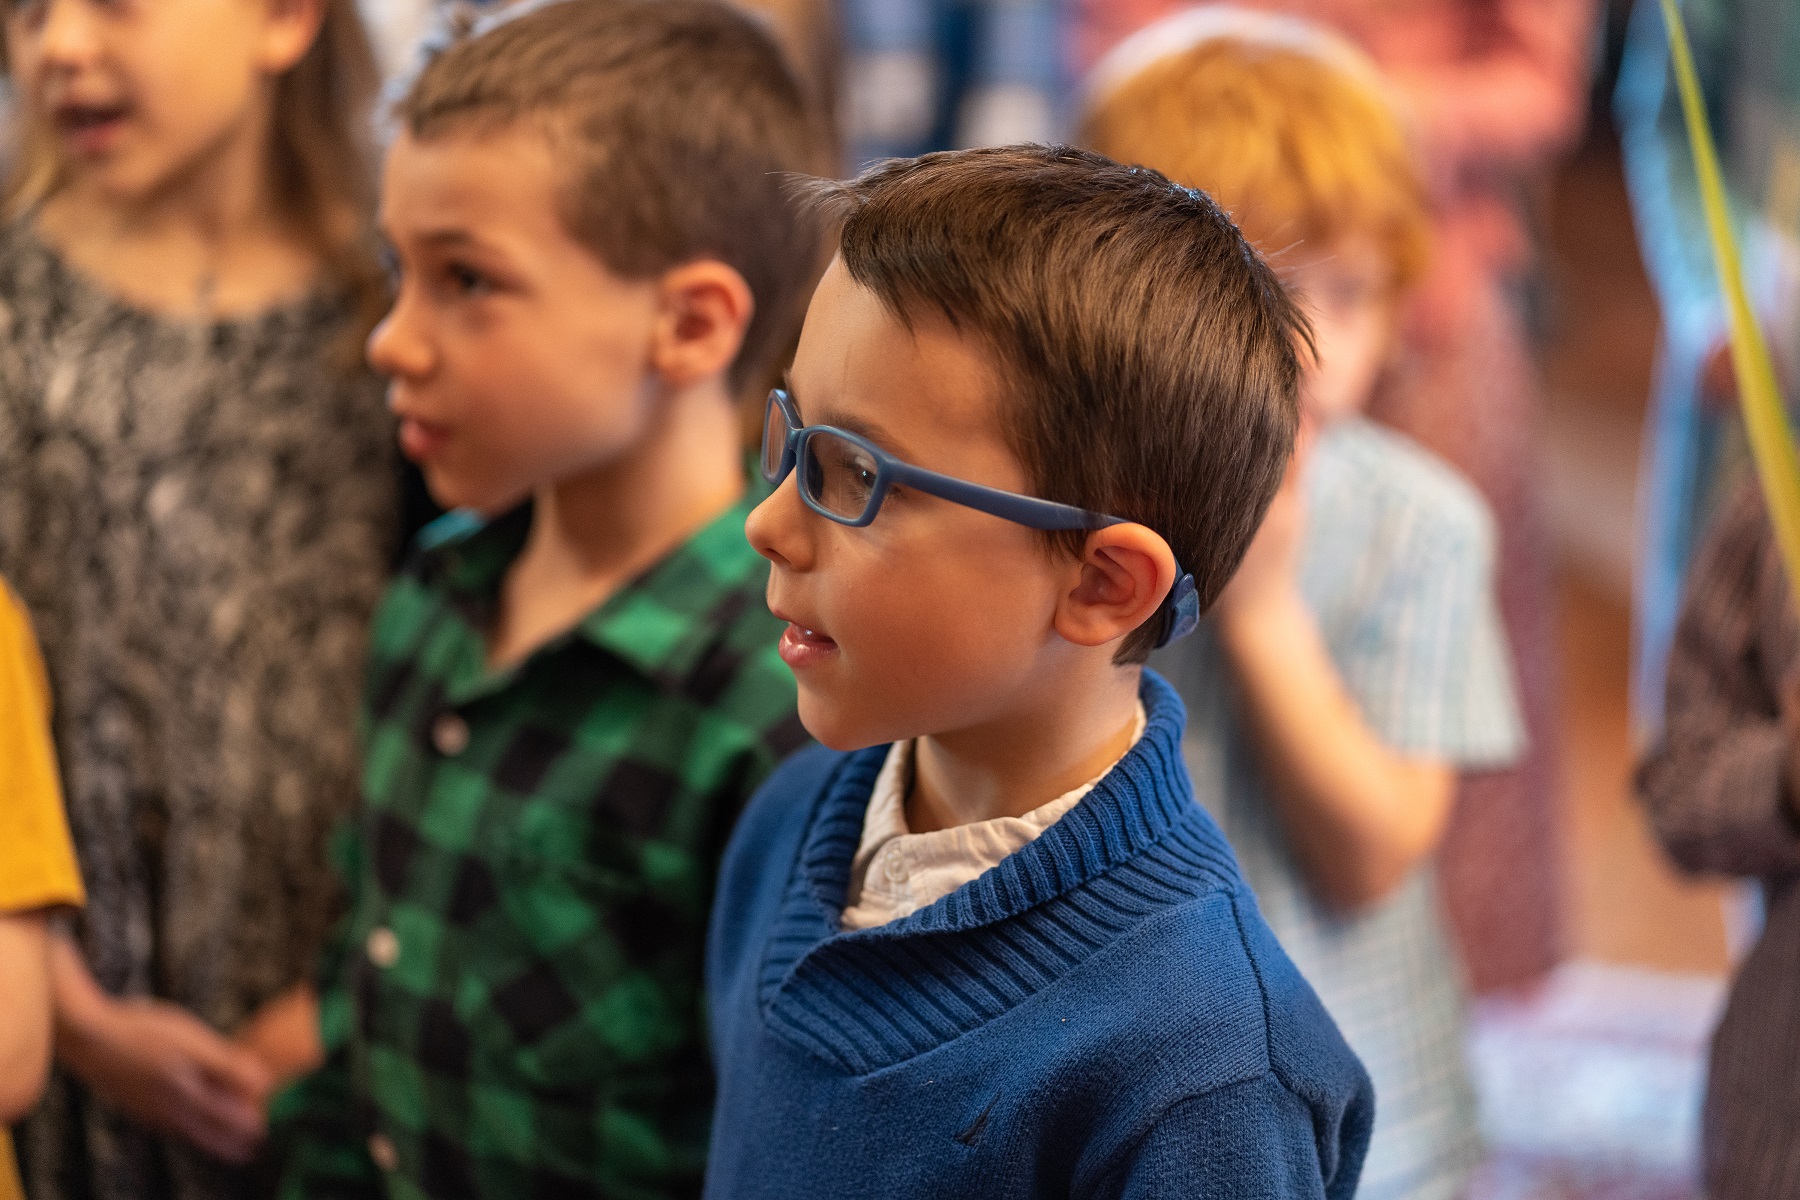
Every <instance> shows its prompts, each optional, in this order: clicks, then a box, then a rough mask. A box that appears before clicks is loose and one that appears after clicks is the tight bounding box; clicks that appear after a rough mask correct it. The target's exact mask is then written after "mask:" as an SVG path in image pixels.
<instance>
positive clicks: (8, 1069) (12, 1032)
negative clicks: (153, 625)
mask: <svg viewBox="0 0 1800 1200" xmlns="http://www.w3.org/2000/svg"><path fill="white" fill-rule="evenodd" d="M82 896H83V893H82V889H81V873H80V871H79V869H78V868H77V867H76V865H75V847H74V845H73V844H72V843H71V842H70V841H69V823H68V821H67V819H66V818H65V817H64V815H63V809H62V790H61V788H60V786H59V785H58V783H57V778H56V751H55V748H54V747H52V746H51V744H50V693H49V685H48V683H47V681H46V680H45V678H44V662H43V659H42V657H40V655H39V654H38V648H37V641H36V639H35V638H34V637H33V636H32V632H31V623H30V620H29V619H28V618H27V617H26V616H25V612H24V610H23V609H21V608H20V607H19V604H18V601H17V600H16V598H15V597H14V596H13V594H12V591H11V589H10V588H8V587H7V586H6V582H5V581H4V580H0V1200H24V1194H25V1193H24V1190H23V1188H22V1186H21V1185H20V1182H19V1171H18V1166H17V1164H16V1163H15V1162H14V1159H13V1149H12V1138H11V1136H10V1135H9V1134H8V1133H7V1130H6V1127H7V1126H8V1125H11V1124H12V1123H13V1122H14V1121H17V1120H18V1119H19V1118H20V1117H22V1116H24V1115H25V1113H26V1112H27V1111H28V1110H29V1109H30V1108H31V1106H32V1105H33V1104H35V1103H36V1102H37V1098H38V1093H39V1092H40V1091H41V1090H42V1089H43V1086H44V1079H45V1077H46V1074H47V1072H48V1069H49V1065H50V1033H51V1003H50V932H49V927H48V926H49V922H50V920H51V919H52V917H53V916H55V915H56V913H57V912H58V910H60V909H67V908H70V907H79V906H80V904H81V902H82Z"/></svg>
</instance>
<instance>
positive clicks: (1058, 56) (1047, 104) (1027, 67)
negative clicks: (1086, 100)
mask: <svg viewBox="0 0 1800 1200" xmlns="http://www.w3.org/2000/svg"><path fill="white" fill-rule="evenodd" d="M840 8H841V10H842V21H843V32H844V55H845V69H844V83H845V86H844V121H843V124H844V131H845V136H846V138H847V140H848V142H849V148H850V155H851V158H852V160H853V165H860V164H862V163H866V162H868V161H869V160H871V159H876V158H887V157H893V156H903V155H911V154H922V153H924V152H926V151H928V150H945V149H951V148H958V147H967V146H997V145H1009V144H1012V143H1014V142H1047V141H1051V140H1053V139H1054V138H1055V137H1056V135H1057V134H1058V132H1059V131H1060V130H1061V128H1062V122H1063V115H1064V114H1063V112H1062V108H1063V103H1064V93H1065V91H1066V85H1067V82H1068V70H1067V67H1066V64H1065V61H1064V58H1065V56H1064V50H1063V21H1064V19H1065V13H1064V9H1065V8H1066V5H1065V4H1063V3H1060V2H1059V0H841V4H840Z"/></svg>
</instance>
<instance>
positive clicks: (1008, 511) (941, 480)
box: [757, 388, 1200, 649]
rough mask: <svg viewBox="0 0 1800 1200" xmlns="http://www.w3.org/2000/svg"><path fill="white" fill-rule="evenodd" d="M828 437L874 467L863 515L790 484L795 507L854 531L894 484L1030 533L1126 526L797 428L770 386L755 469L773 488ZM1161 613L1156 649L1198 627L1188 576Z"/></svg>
mask: <svg viewBox="0 0 1800 1200" xmlns="http://www.w3.org/2000/svg"><path fill="white" fill-rule="evenodd" d="M774 409H780V410H781V418H782V420H783V421H784V422H785V423H786V425H787V431H788V434H787V443H786V444H785V445H784V446H782V448H781V459H780V462H779V463H778V465H777V466H776V469H775V472H774V474H770V472H769V470H768V466H767V463H768V461H769V447H768V440H769V428H770V420H769V418H770V416H771V415H772V410H774ZM821 433H829V434H831V435H832V436H834V437H838V438H842V439H843V440H844V441H846V442H849V443H850V444H851V445H853V446H855V447H856V448H857V449H859V450H861V451H863V452H864V453H866V454H867V455H868V456H869V457H870V458H871V459H872V460H874V463H875V484H874V486H873V487H871V488H870V489H869V499H868V501H867V502H866V503H865V504H864V505H863V511H862V513H861V514H860V515H858V516H857V517H855V518H851V517H845V516H842V515H841V514H839V513H834V512H832V511H831V510H830V509H828V508H826V507H825V506H824V505H823V504H821V503H820V502H819V501H817V500H815V499H813V497H812V496H811V495H810V494H808V492H807V490H806V489H805V488H803V487H799V486H796V487H795V488H794V490H795V491H796V492H798V493H799V495H800V501H801V503H803V504H805V505H806V507H807V508H809V509H811V510H812V511H813V512H816V513H818V514H819V515H820V516H821V517H824V518H825V519H826V520H828V521H835V522H836V523H837V524H839V525H848V526H850V527H852V528H855V529H860V528H863V527H865V526H867V525H869V524H870V523H871V522H873V521H874V520H875V518H876V516H877V515H878V514H879V513H880V512H881V505H882V502H883V501H885V500H886V499H887V494H888V488H889V487H891V486H892V485H894V484H896V483H897V484H899V485H900V486H901V487H910V488H916V489H917V490H919V491H921V492H925V493H927V494H928V495H932V496H936V497H938V498H939V499H943V500H948V501H950V502H951V503H952V504H960V505H962V506H963V507H965V508H972V509H975V510H976V511H978V512H984V513H987V514H988V515H989V516H994V517H999V518H1000V519H1001V520H1003V521H1011V522H1013V523H1014V524H1017V525H1024V526H1027V527H1028V528H1031V529H1040V530H1044V531H1047V532H1051V531H1057V530H1065V529H1105V528H1107V527H1108V526H1111V525H1123V524H1125V523H1126V521H1125V518H1123V517H1109V516H1107V515H1106V514H1105V513H1097V512H1092V511H1090V510H1088V509H1085V508H1077V507H1075V506H1074V505H1072V504H1059V503H1057V502H1056V501H1054V500H1040V499H1038V498H1037V497H1036V496H1021V495H1019V494H1018V493H1017V492H1007V491H1002V490H1001V489H999V488H991V487H988V486H986V485H985V484H979V483H970V482H969V481H968V480H966V479H958V478H956V477H955V476H953V475H942V474H939V473H938V472H936V471H928V470H926V469H925V468H924V467H916V466H914V465H913V464H912V463H909V462H903V461H901V460H900V459H898V458H895V457H894V456H893V455H891V454H889V453H888V452H887V451H885V450H883V449H882V448H881V447H880V446H877V445H876V444H875V443H874V442H871V441H870V440H869V439H868V438H866V437H863V436H862V435H861V434H858V433H851V432H850V431H849V430H847V429H840V428H838V427H837V426H835V425H802V424H800V414H799V412H798V411H796V409H795V408H794V398H793V397H792V396H791V395H789V394H788V392H787V390H786V389H785V388H775V389H773V390H771V391H770V392H769V402H768V405H767V406H766V407H765V408H764V409H763V448H762V454H761V456H760V457H759V459H758V464H757V465H758V467H759V469H760V470H761V471H762V476H763V478H764V479H766V480H768V482H769V483H770V484H772V485H774V486H780V484H781V483H782V481H784V480H785V479H787V477H788V476H789V475H791V474H793V472H794V468H795V466H796V465H798V463H799V462H800V454H801V452H802V451H803V450H804V449H805V448H806V443H807V442H808V441H810V440H811V439H812V438H813V437H814V436H816V435H818V434H821ZM1163 607H1164V608H1165V609H1166V610H1167V614H1168V615H1167V618H1166V620H1165V623H1164V629H1163V635H1162V637H1161V639H1160V640H1158V642H1157V643H1156V645H1157V647H1158V648H1159V649H1160V648H1161V647H1163V646H1166V645H1168V644H1169V643H1170V642H1172V641H1174V640H1175V639H1176V638H1180V637H1185V636H1187V635H1188V634H1189V633H1192V632H1193V630H1194V627H1195V626H1196V625H1198V624H1199V623H1200V597H1199V594H1198V592H1197V591H1196V590H1195V587H1194V577H1193V576H1192V575H1190V574H1189V573H1188V572H1186V571H1182V573H1181V576H1180V578H1178V579H1177V580H1176V581H1175V586H1174V587H1173V588H1172V589H1170V592H1169V596H1168V598H1167V599H1166V600H1164V602H1163Z"/></svg>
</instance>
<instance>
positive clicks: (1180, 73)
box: [1079, 36, 1431, 288]
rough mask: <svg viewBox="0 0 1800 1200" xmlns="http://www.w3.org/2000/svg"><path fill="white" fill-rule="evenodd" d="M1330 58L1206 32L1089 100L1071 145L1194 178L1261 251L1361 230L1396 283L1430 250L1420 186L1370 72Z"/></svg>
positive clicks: (1316, 243) (1318, 243)
mask: <svg viewBox="0 0 1800 1200" xmlns="http://www.w3.org/2000/svg"><path fill="white" fill-rule="evenodd" d="M1327 48H1328V49H1336V47H1335V45H1333V44H1330V43H1328V44H1327ZM1345 51H1346V52H1348V48H1347V47H1346V48H1345ZM1340 57H1341V56H1334V55H1333V54H1331V53H1326V52H1320V53H1311V52H1308V51H1307V50H1304V49H1300V48H1296V47H1293V46H1281V45H1265V44H1262V43H1260V42H1258V41H1255V40H1252V39H1248V38H1243V37H1235V36H1225V37H1219V38H1215V39H1212V40H1208V41H1204V42H1201V43H1199V44H1198V45H1195V46H1192V47H1190V48H1188V49H1186V50H1182V51H1180V52H1178V53H1174V54H1169V55H1167V56H1165V57H1162V58H1159V59H1156V60H1154V61H1152V62H1150V63H1149V64H1147V65H1146V66H1144V67H1143V68H1142V69H1140V70H1139V71H1137V72H1136V73H1135V74H1133V75H1131V76H1130V77H1129V78H1126V79H1124V80H1123V81H1121V82H1120V83H1118V84H1117V85H1116V86H1114V87H1112V88H1111V89H1109V90H1108V91H1107V92H1106V93H1105V94H1103V95H1101V96H1098V97H1096V98H1095V99H1094V100H1093V101H1092V107H1091V108H1090V110H1089V111H1088V113H1087V114H1086V116H1085V117H1084V119H1083V120H1082V122H1081V131H1080V135H1079V137H1080V141H1081V142H1082V144H1083V145H1086V146H1091V147H1093V148H1094V149H1095V150H1098V151H1099V152H1100V153H1102V154H1105V155H1108V156H1110V157H1112V158H1116V159H1118V160H1119V161H1120V162H1131V163H1143V164H1144V165H1146V166H1151V167H1155V168H1156V169H1157V170H1159V171H1164V172H1166V173H1167V174H1168V175H1169V176H1170V177H1171V178H1173V179H1177V180H1179V181H1181V182H1182V183H1185V184H1187V185H1188V186H1189V187H1197V188H1204V189H1205V190H1206V191H1207V192H1208V193H1210V194H1211V195H1212V197H1213V199H1215V200H1217V201H1218V202H1219V203H1220V204H1221V205H1223V206H1224V208H1225V209H1226V211H1228V212H1230V213H1231V214H1232V217H1233V219H1235V220H1236V221H1237V223H1238V224H1239V226H1241V227H1242V228H1243V230H1244V232H1245V233H1246V234H1248V235H1249V236H1250V238H1251V240H1252V241H1254V242H1256V243H1257V245H1259V246H1260V247H1262V249H1263V250H1264V251H1265V252H1267V253H1275V252H1277V251H1281V250H1284V249H1287V248H1288V247H1291V246H1296V245H1299V246H1305V247H1310V248H1311V249H1312V250H1314V251H1315V252H1321V251H1324V250H1326V249H1327V248H1328V247H1330V245H1331V244H1332V243H1333V242H1334V241H1337V240H1338V239H1340V238H1343V237H1344V236H1346V235H1350V234H1362V235H1365V236H1368V237H1372V238H1374V239H1375V240H1376V242H1377V244H1378V245H1379V246H1380V247H1381V249H1382V251H1383V253H1384V254H1385V256H1386V258H1387V261H1388V263H1389V265H1390V266H1391V268H1392V270H1393V279H1394V284H1395V286H1396V288H1404V287H1407V286H1409V285H1410V284H1413V283H1415V282H1417V281H1418V279H1419V277H1420V276H1421V275H1422V274H1423V273H1424V271H1425V267H1426V265H1427V259H1428V257H1429V254H1430V246H1431V233H1430V230H1431V219H1430V210H1429V205H1428V202H1427V200H1426V194H1425V186H1424V183H1423V181H1422V179H1421V178H1420V175H1419V168H1418V164H1417V162H1416V159H1415V156H1414V153H1413V148H1412V146H1411V145H1410V144H1409V143H1408V141H1407V137H1406V133H1405V131H1404V130H1403V129H1402V127H1401V124H1400V121H1399V118H1398V117H1397V116H1396V115H1395V112H1394V109H1393V107H1392V105H1391V104H1390V103H1389V102H1388V99H1387V97H1386V96H1385V95H1384V94H1383V93H1382V92H1381V90H1380V83H1379V79H1378V77H1377V76H1375V74H1374V72H1373V69H1370V70H1367V71H1363V70H1357V69H1355V68H1354V66H1353V65H1352V63H1350V62H1345V61H1340V60H1339V59H1340Z"/></svg>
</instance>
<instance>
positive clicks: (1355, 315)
mask: <svg viewBox="0 0 1800 1200" xmlns="http://www.w3.org/2000/svg"><path fill="white" fill-rule="evenodd" d="M1283 277H1284V279H1285V280H1286V281H1287V284H1288V286H1289V288H1291V289H1292V290H1293V291H1294V293H1295V295H1296V296H1297V297H1298V298H1299V300H1300V303H1301V305H1302V307H1304V308H1305V310H1306V314H1307V317H1308V318H1309V319H1310V320H1311V321H1312V327H1313V340H1314V343H1315V344H1316V346H1317V347H1318V352H1319V353H1318V359H1317V360H1316V361H1311V360H1307V359H1306V356H1305V355H1304V353H1303V354H1302V356H1301V357H1302V361H1303V363H1304V364H1305V377H1304V379H1303V381H1302V383H1301V393H1302V396H1303V398H1304V400H1305V402H1306V407H1307V412H1308V415H1309V416H1311V417H1313V418H1314V419H1316V420H1319V421H1323V422H1330V421H1334V420H1337V419H1339V418H1342V417H1347V416H1351V415H1353V414H1356V413H1359V412H1361V411H1362V410H1363V409H1365V408H1366V407H1368V404H1369V400H1370V398H1371V396H1372V395H1373V394H1374V391H1375V384H1376V382H1377V381H1378V380H1379V379H1380V377H1381V371H1382V368H1383V367H1384V366H1385V365H1386V364H1387V361H1388V354H1389V351H1390V350H1391V349H1392V347H1393V340H1394V321H1395V313H1396V300H1395V295H1394V282H1393V271H1392V269H1391V267H1390V266H1389V264H1388V261H1387V256H1386V255H1385V254H1383V253H1382V250H1381V247H1380V245H1379V244H1378V243H1376V242H1375V241H1374V240H1373V239H1370V238H1366V237H1355V236H1353V237H1347V238H1343V239H1340V240H1339V241H1338V242H1336V243H1335V244H1333V245H1332V246H1331V247H1330V248H1329V249H1328V250H1327V251H1326V252H1325V253H1323V254H1319V255H1316V256H1314V257H1311V258H1305V259H1301V260H1300V261H1299V262H1298V263H1297V264H1296V265H1294V266H1291V267H1289V268H1288V269H1287V270H1286V271H1284V272H1283Z"/></svg>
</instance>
